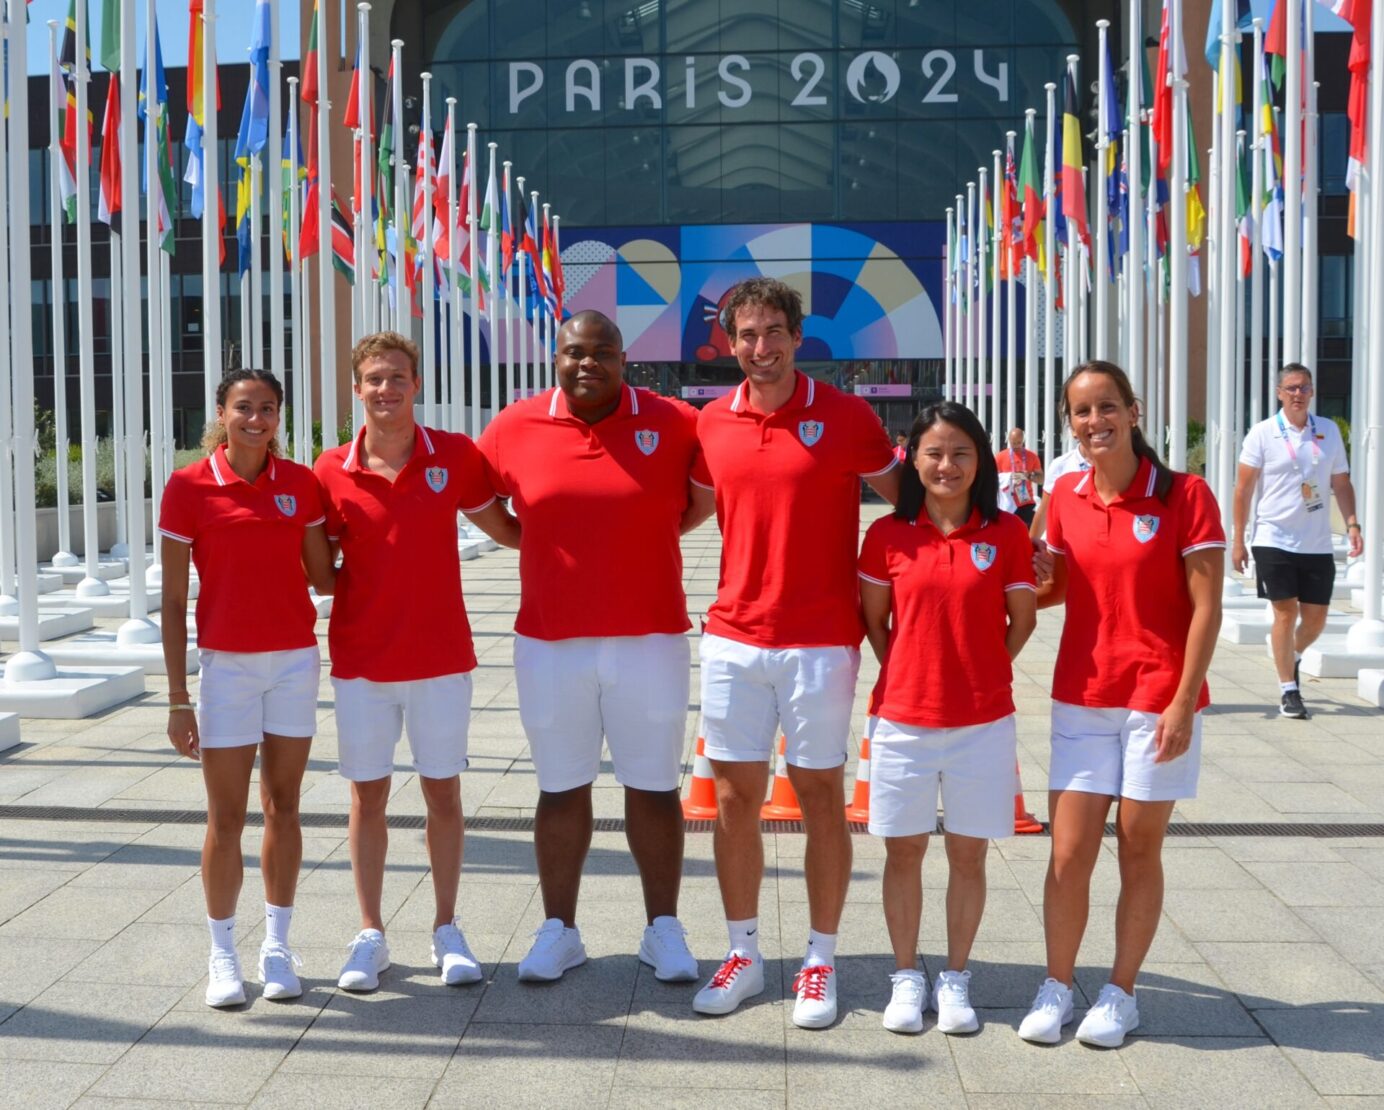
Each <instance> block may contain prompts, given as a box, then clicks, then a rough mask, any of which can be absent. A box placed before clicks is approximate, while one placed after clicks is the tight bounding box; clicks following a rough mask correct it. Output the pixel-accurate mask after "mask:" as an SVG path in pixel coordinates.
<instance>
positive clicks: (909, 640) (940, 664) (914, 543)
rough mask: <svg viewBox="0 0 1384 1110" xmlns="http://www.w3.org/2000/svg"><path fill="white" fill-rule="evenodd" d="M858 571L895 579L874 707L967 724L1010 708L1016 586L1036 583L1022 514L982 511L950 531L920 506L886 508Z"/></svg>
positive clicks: (925, 721) (902, 717)
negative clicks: (1011, 597) (902, 514)
mask: <svg viewBox="0 0 1384 1110" xmlns="http://www.w3.org/2000/svg"><path fill="white" fill-rule="evenodd" d="M860 577H861V578H863V579H865V581H867V582H874V583H876V584H878V585H880V586H889V587H891V588H892V590H893V596H892V599H891V603H890V629H889V648H888V650H887V651H886V653H885V657H884V663H883V664H882V665H881V667H880V672H879V681H878V682H877V683H876V684H875V689H874V693H873V694H871V697H870V700H871V702H872V704H875V705H877V706H878V708H877V709H875V713H876V714H877V715H878V716H881V717H885V718H887V719H888V720H891V721H898V722H899V723H901V724H906V725H916V726H918V727H921V728H965V727H966V726H968V725H981V724H985V723H987V722H989V721H997V720H999V719H1000V718H1001V717H1007V716H1009V715H1010V714H1011V713H1013V712H1014V697H1013V691H1012V685H1013V681H1014V673H1013V669H1012V667H1011V665H1010V661H1009V652H1008V651H1006V650H1005V646H1004V641H1005V636H1006V634H1007V633H1008V631H1009V611H1008V603H1007V601H1006V600H1005V595H1006V594H1007V593H1008V591H1010V590H1032V589H1034V588H1035V586H1034V578H1033V544H1032V543H1031V542H1030V541H1029V538H1028V529H1027V528H1025V527H1024V523H1023V521H1021V520H1020V519H1019V518H1018V517H1016V516H1013V515H1011V514H1009V513H1004V512H1002V513H1000V514H999V516H998V517H997V518H996V519H995V520H994V521H993V522H992V523H989V524H987V523H986V522H985V521H983V520H981V518H980V513H979V512H978V511H973V512H972V513H971V519H970V520H969V521H967V522H966V523H965V524H964V525H962V526H961V527H960V528H958V529H956V530H955V531H954V532H952V533H951V534H950V535H946V536H944V535H943V534H942V533H941V531H940V530H938V528H937V526H936V525H934V524H933V523H932V521H931V520H929V519H928V517H927V514H926V513H924V514H922V515H920V516H919V518H918V520H917V521H914V522H910V521H906V520H899V519H898V518H897V517H895V516H893V515H892V514H891V515H890V516H886V517H881V518H880V519H879V520H877V521H875V522H874V523H873V524H872V525H870V529H869V531H868V532H866V533H865V543H864V546H863V547H862V548H861V551H860Z"/></svg>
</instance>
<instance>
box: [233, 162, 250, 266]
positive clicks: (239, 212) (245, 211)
mask: <svg viewBox="0 0 1384 1110" xmlns="http://www.w3.org/2000/svg"><path fill="white" fill-rule="evenodd" d="M252 190H253V182H252V181H251V178H250V168H249V166H242V167H241V168H240V180H239V181H238V182H236V190H235V241H236V247H237V250H238V254H239V271H238V272H239V274H240V276H241V277H244V276H245V275H246V274H247V273H248V272H249V270H250V255H251V251H252V249H253V244H252V242H251V235H250V209H251V208H252V207H253V199H254V198H253V192H252Z"/></svg>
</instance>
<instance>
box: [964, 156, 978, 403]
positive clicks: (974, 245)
mask: <svg viewBox="0 0 1384 1110" xmlns="http://www.w3.org/2000/svg"><path fill="white" fill-rule="evenodd" d="M966 227H967V230H968V231H969V232H970V234H969V241H968V243H967V244H966V245H967V247H968V248H969V249H968V250H967V252H966V255H967V256H966V296H967V298H968V301H967V305H966V387H965V391H964V392H963V393H962V395H961V403H962V404H963V405H965V406H966V407H967V408H970V407H971V406H972V405H974V404H975V403H976V392H977V391H976V379H977V377H978V376H979V371H980V351H979V347H980V329H979V328H978V327H977V326H976V325H977V324H978V323H979V315H980V306H979V305H978V304H976V260H977V259H978V258H979V256H980V246H979V241H980V238H981V236H980V228H978V227H977V226H976V183H975V182H974V181H968V182H966Z"/></svg>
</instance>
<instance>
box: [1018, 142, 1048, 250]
mask: <svg viewBox="0 0 1384 1110" xmlns="http://www.w3.org/2000/svg"><path fill="white" fill-rule="evenodd" d="M1036 146H1037V140H1036V139H1035V138H1034V136H1033V117H1032V116H1029V117H1028V120H1027V122H1026V123H1025V124H1024V152H1023V157H1022V159H1021V161H1020V163H1019V191H1020V198H1021V200H1022V203H1023V224H1022V225H1021V228H1020V232H1019V235H1020V239H1019V257H1020V258H1031V259H1033V261H1034V262H1036V263H1037V264H1038V268H1039V269H1040V270H1042V271H1043V272H1044V273H1046V272H1047V260H1046V259H1045V258H1044V257H1043V185H1042V181H1041V180H1040V178H1039V176H1038V155H1037V152H1036V150H1035V147H1036Z"/></svg>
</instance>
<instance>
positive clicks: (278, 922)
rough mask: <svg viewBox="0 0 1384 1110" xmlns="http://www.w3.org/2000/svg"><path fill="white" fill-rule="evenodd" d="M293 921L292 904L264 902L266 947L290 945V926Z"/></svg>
mask: <svg viewBox="0 0 1384 1110" xmlns="http://www.w3.org/2000/svg"><path fill="white" fill-rule="evenodd" d="M292 923H293V907H292V906H271V905H270V904H269V903H268V902H266V903H265V904H264V943H265V946H266V947H269V946H273V947H277V948H287V947H288V927H289V925H291V924H292Z"/></svg>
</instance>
